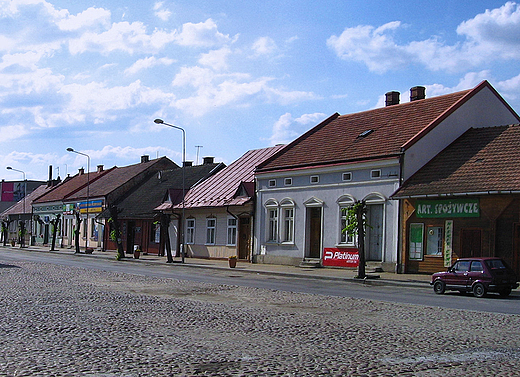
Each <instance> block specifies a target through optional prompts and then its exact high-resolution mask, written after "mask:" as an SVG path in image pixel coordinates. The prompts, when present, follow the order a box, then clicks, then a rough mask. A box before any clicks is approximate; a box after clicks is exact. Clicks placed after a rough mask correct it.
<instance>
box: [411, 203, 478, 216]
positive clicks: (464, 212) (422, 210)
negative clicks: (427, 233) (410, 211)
mask: <svg viewBox="0 0 520 377" xmlns="http://www.w3.org/2000/svg"><path fill="white" fill-rule="evenodd" d="M416 211H417V212H416V213H417V217H418V218H441V217H480V206H479V202H478V199H451V200H418V201H417V208H416Z"/></svg>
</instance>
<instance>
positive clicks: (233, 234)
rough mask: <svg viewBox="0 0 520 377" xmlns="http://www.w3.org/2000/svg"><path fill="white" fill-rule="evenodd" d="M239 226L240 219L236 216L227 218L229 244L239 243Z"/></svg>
mask: <svg viewBox="0 0 520 377" xmlns="http://www.w3.org/2000/svg"><path fill="white" fill-rule="evenodd" d="M237 226H238V219H237V218H236V217H232V216H229V217H228V218H227V245H228V246H236V245H237Z"/></svg>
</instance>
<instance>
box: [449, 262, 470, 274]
mask: <svg viewBox="0 0 520 377" xmlns="http://www.w3.org/2000/svg"><path fill="white" fill-rule="evenodd" d="M469 264H470V261H469V260H464V261H458V262H457V263H455V265H454V266H453V270H454V271H456V272H468V271H469Z"/></svg>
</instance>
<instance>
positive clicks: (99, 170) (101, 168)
mask: <svg viewBox="0 0 520 377" xmlns="http://www.w3.org/2000/svg"><path fill="white" fill-rule="evenodd" d="M102 171H103V165H98V166H97V172H98V173H101V172H102Z"/></svg>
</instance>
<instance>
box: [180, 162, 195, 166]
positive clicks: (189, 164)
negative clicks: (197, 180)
mask: <svg viewBox="0 0 520 377" xmlns="http://www.w3.org/2000/svg"><path fill="white" fill-rule="evenodd" d="M182 166H183V167H189V166H193V161H184V163H183V164H182Z"/></svg>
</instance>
